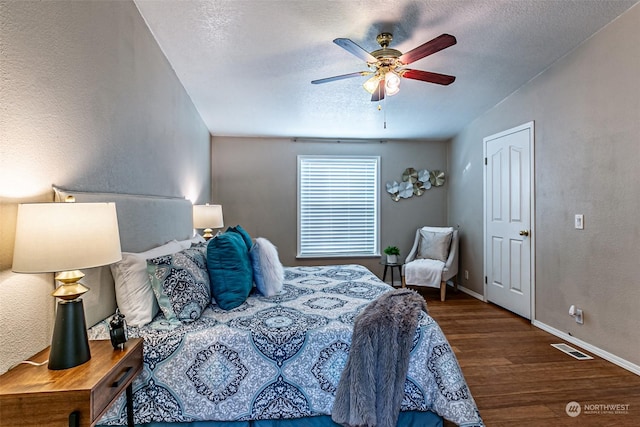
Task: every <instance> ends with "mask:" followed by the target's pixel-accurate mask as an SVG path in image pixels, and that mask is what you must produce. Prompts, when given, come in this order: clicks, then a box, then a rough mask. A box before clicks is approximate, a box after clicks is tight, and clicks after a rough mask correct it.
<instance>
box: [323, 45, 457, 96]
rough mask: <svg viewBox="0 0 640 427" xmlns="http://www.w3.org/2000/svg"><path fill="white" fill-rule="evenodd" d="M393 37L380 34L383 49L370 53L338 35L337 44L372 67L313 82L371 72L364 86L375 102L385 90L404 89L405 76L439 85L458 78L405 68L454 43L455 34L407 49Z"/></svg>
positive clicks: (383, 94) (386, 92) (392, 91)
mask: <svg viewBox="0 0 640 427" xmlns="http://www.w3.org/2000/svg"><path fill="white" fill-rule="evenodd" d="M391 40H393V35H392V34H391V33H381V34H378V37H376V41H377V42H378V44H379V45H380V47H381V49H378V50H375V51H373V52H371V53H369V52H367V51H366V50H364V49H363V48H361V47H360V46H358V45H357V44H356V43H355V42H353V41H352V40H350V39H345V38H338V39H335V40H334V41H333V42H334V43H335V44H337V45H338V46H340V47H341V48H343V49H345V50H346V51H347V52H349V53H351V54H353V55H355V56H357V57H358V58H360V59H363V60H364V61H366V62H367V66H368V67H369V70H367V71H357V72H355V73H349V74H342V75H339V76H334V77H327V78H325V79H319V80H313V81H312V82H311V83H313V84H321V83H328V82H333V81H336V80H342V79H348V78H351V77H358V76H370V75H372V74H373V76H372V77H371V78H369V79H368V80H367V81H366V82H364V84H363V87H364V88H365V90H366V91H367V92H369V93H370V94H371V101H374V102H375V101H379V100H381V99H384V97H385V94H386V95H389V96H391V95H395V94H396V93H398V91H399V90H400V78H401V77H404V78H407V79H413V80H420V81H423V82H428V83H436V84H439V85H450V84H451V83H453V82H454V81H455V79H456V78H455V77H454V76H449V75H447V74H439V73H432V72H429V71H421V70H412V69H409V68H405V66H406V65H409V64H411V63H412V62H415V61H417V60H419V59H422V58H424V57H426V56H429V55H433V54H434V53H436V52H439V51H441V50H443V49H446V48H448V47H450V46H453V45H454V44H456V38H455V37H454V36H452V35H450V34H442V35H440V36H438V37H436V38H435V39H433V40H430V41H428V42H426V43H424V44H421V45H420V46H418V47H416V48H415V49H413V50H410V51H408V52H406V53H402V52H400V51H399V50H396V49H392V48H390V47H389V44H391Z"/></svg>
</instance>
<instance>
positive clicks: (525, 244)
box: [484, 122, 533, 319]
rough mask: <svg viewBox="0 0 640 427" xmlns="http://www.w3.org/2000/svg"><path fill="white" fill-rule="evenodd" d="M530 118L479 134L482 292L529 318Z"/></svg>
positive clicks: (530, 260)
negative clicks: (481, 151)
mask: <svg viewBox="0 0 640 427" xmlns="http://www.w3.org/2000/svg"><path fill="white" fill-rule="evenodd" d="M532 147H533V122H530V123H527V124H525V125H522V126H519V127H517V128H513V129H510V130H508V131H505V132H500V133H499V134H496V135H492V136H489V137H487V138H484V149H485V174H484V186H485V193H484V197H485V199H484V203H485V208H484V209H485V212H484V216H485V295H486V298H487V300H488V301H491V302H493V303H495V304H498V305H500V306H502V307H504V308H506V309H507V310H510V311H512V312H514V313H516V314H518V315H520V316H522V317H525V318H527V319H531V312H532V309H531V301H532V299H531V294H532V282H533V280H532V271H533V266H532V264H533V259H532V256H531V255H532V247H533V244H532V238H533V235H532V230H531V229H532V226H531V224H532V223H533V218H532V212H533V210H532V206H533V203H532V198H531V196H532V194H533V190H532V189H533V186H532V184H533V180H532V178H531V177H532V171H533V162H532V160H533V155H532V153H533V150H532Z"/></svg>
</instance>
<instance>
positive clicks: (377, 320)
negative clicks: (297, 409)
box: [331, 289, 427, 427]
mask: <svg viewBox="0 0 640 427" xmlns="http://www.w3.org/2000/svg"><path fill="white" fill-rule="evenodd" d="M422 310H424V311H427V303H426V302H425V300H424V298H422V297H421V296H420V295H419V294H418V293H417V292H415V291H413V290H410V289H394V290H393V291H389V292H387V293H386V294H383V295H382V296H380V297H379V298H378V299H376V300H375V301H373V302H371V303H370V304H369V305H368V306H367V307H365V308H364V310H362V312H361V313H360V314H359V315H358V317H356V319H355V323H354V329H353V337H352V339H351V348H350V349H349V356H348V358H347V364H346V366H345V368H344V370H343V371H342V375H341V376H340V381H339V383H338V387H337V389H336V396H335V400H334V404H333V409H332V411H331V418H332V419H333V421H334V422H336V423H338V424H341V425H343V426H346V427H395V426H396V424H397V422H398V416H399V414H400V406H401V404H402V398H403V396H404V383H405V379H406V376H407V371H408V370H409V353H410V351H411V346H412V343H413V337H414V335H415V331H416V327H417V325H418V320H419V318H420V312H421V311H422Z"/></svg>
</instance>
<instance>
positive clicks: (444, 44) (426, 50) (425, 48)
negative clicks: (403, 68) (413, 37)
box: [398, 34, 457, 65]
mask: <svg viewBox="0 0 640 427" xmlns="http://www.w3.org/2000/svg"><path fill="white" fill-rule="evenodd" d="M456 43H457V41H456V38H455V37H454V36H452V35H450V34H441V35H439V36H438V37H436V38H435V39H433V40H430V41H428V42H426V43H424V44H422V45H420V46H418V47H416V48H415V49H413V50H410V51H409V52H406V53H404V54H402V55H400V57H399V58H398V60H399V61H400V62H402V63H403V64H404V65H407V64H411V63H412V62H415V61H417V60H418V59H422V58H424V57H425V56H429V55H433V54H434V53H436V52H439V51H441V50H442V49H446V48H448V47H449V46H453V45H454V44H456Z"/></svg>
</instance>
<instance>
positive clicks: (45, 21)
mask: <svg viewBox="0 0 640 427" xmlns="http://www.w3.org/2000/svg"><path fill="white" fill-rule="evenodd" d="M0 12H1V14H0V15H1V19H2V38H1V39H0V55H2V56H1V58H0V59H1V60H0V66H1V67H2V69H1V73H0V77H1V84H2V88H1V90H0V108H1V111H0V113H1V114H0V120H1V122H0V129H1V133H0V138H1V139H0V372H3V371H5V370H7V369H8V368H9V367H10V366H12V365H13V364H15V363H16V362H18V361H20V360H22V359H24V358H26V357H28V356H30V355H32V354H34V353H35V352H37V351H39V350H41V349H43V348H44V347H46V346H47V345H49V342H50V339H51V328H52V322H53V313H54V299H53V298H52V297H51V296H50V295H49V293H50V292H51V291H53V287H54V281H53V277H52V275H50V274H41V275H21V274H13V273H11V271H10V270H11V263H12V254H13V240H14V234H15V220H16V211H17V205H18V203H22V202H28V201H51V200H52V197H53V196H52V191H51V186H52V185H53V184H55V185H58V186H61V187H66V188H73V189H76V190H88V191H107V192H125V193H138V194H155V195H166V196H186V197H188V198H190V199H191V200H193V201H197V202H207V201H209V196H210V193H211V188H210V183H209V182H210V181H209V175H210V162H209V159H210V136H209V132H208V130H207V129H206V127H205V126H204V124H203V122H202V120H201V119H200V117H199V115H198V113H197V112H196V110H195V108H194V106H193V104H192V103H191V100H190V98H189V97H188V96H187V94H186V92H185V91H184V89H183V87H182V85H181V84H180V82H179V81H178V79H177V78H176V76H175V74H174V72H173V70H172V68H171V67H170V65H169V64H168V62H167V61H166V59H165V57H164V55H163V53H162V52H161V50H160V48H159V47H158V45H157V44H156V42H155V40H154V39H153V37H152V35H151V33H150V32H149V30H148V28H147V27H146V25H145V23H144V21H143V19H142V17H141V16H140V14H139V13H138V10H137V9H136V7H135V5H134V4H133V2H79V1H56V2H23V1H10V2H2V3H0Z"/></svg>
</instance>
